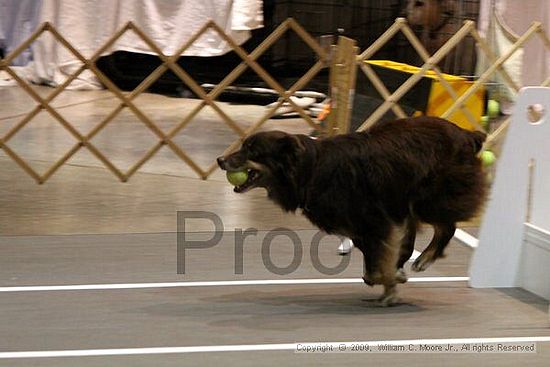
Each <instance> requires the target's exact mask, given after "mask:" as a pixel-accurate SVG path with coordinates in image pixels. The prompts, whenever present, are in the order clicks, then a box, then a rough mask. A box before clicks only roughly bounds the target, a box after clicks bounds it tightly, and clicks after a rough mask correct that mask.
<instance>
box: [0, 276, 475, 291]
mask: <svg viewBox="0 0 550 367" xmlns="http://www.w3.org/2000/svg"><path fill="white" fill-rule="evenodd" d="M468 279H469V278H468V277H417V278H409V282H410V283H423V282H466V281H468ZM351 283H363V280H362V279H361V278H328V279H265V280H264V279H261V280H222V281H201V282H191V281H189V282H169V283H122V284H69V285H39V286H12V287H0V292H48V291H83V290H108V289H139V288H178V287H181V288H185V287H230V286H246V285H299V284H351Z"/></svg>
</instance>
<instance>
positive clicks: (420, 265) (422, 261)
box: [411, 255, 434, 272]
mask: <svg viewBox="0 0 550 367" xmlns="http://www.w3.org/2000/svg"><path fill="white" fill-rule="evenodd" d="M433 262H434V259H433V258H432V257H431V256H422V255H420V257H419V258H418V259H416V260H415V261H414V263H413V264H412V266H411V269H412V270H413V271H416V272H420V271H424V270H426V269H428V268H429V267H430V265H432V264H433Z"/></svg>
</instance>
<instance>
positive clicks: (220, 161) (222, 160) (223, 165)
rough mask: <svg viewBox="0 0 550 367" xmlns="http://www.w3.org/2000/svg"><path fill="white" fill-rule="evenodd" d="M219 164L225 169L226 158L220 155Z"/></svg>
mask: <svg viewBox="0 0 550 367" xmlns="http://www.w3.org/2000/svg"><path fill="white" fill-rule="evenodd" d="M217 161H218V166H220V168H221V169H225V158H224V157H218V159H217Z"/></svg>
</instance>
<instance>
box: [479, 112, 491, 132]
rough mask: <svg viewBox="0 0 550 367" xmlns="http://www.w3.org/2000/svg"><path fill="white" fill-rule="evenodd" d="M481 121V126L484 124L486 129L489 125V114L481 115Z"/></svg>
mask: <svg viewBox="0 0 550 367" xmlns="http://www.w3.org/2000/svg"><path fill="white" fill-rule="evenodd" d="M479 122H481V126H483V127H484V128H485V129H486V128H487V126H488V125H489V116H487V115H485V116H481V119H480V120H479Z"/></svg>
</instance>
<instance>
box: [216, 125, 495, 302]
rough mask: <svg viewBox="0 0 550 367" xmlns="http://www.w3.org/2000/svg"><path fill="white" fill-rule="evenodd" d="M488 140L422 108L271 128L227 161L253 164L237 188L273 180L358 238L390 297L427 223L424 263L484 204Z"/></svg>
mask: <svg viewBox="0 0 550 367" xmlns="http://www.w3.org/2000/svg"><path fill="white" fill-rule="evenodd" d="M484 140H485V134H483V133H481V132H470V131H467V130H463V129H461V128H459V127H457V126H456V125H454V124H452V123H450V122H448V121H446V120H443V119H440V118H435V117H418V118H409V119H402V120H396V121H392V122H384V123H379V124H377V125H375V126H373V127H372V128H371V129H369V130H368V131H365V132H360V133H359V132H357V133H351V134H346V135H339V136H336V137H331V138H326V139H319V140H314V139H311V138H310V137H308V136H305V135H291V134H287V133H284V132H281V131H270V132H261V133H257V134H255V135H252V136H250V137H248V138H247V139H246V140H245V141H244V142H243V144H242V147H241V149H240V150H238V151H236V152H234V153H232V154H230V155H228V156H226V157H220V158H218V164H219V166H220V167H221V168H222V169H224V170H228V171H237V170H245V169H246V170H248V180H247V181H246V182H245V183H244V184H242V185H240V186H237V187H235V189H234V190H235V192H238V193H243V192H246V191H248V190H250V189H252V188H255V187H263V188H265V189H266V190H267V193H268V196H269V198H271V199H272V200H273V201H275V202H276V203H277V204H279V205H280V206H281V207H282V208H283V209H284V210H286V211H291V212H293V211H295V210H296V209H298V208H300V209H302V212H303V213H304V215H305V216H306V217H307V218H308V219H309V220H310V221H311V222H312V223H314V224H315V225H317V226H318V227H319V228H321V229H322V230H324V231H325V232H327V233H331V234H339V235H343V236H346V237H349V238H351V239H352V240H353V242H354V244H355V245H356V246H357V248H359V249H360V250H361V252H362V253H363V256H364V261H365V274H364V277H363V279H364V280H365V282H366V283H367V284H369V285H373V284H382V285H383V286H384V294H383V295H382V297H381V298H380V304H381V305H384V306H387V305H390V304H392V303H394V302H396V300H397V297H396V284H397V283H400V282H401V283H404V282H406V280H407V278H406V276H405V274H404V272H403V265H404V264H405V263H406V262H407V260H408V259H409V258H410V256H411V254H412V252H413V249H414V242H415V236H416V229H417V225H418V223H419V222H424V223H429V224H431V225H432V226H433V227H434V230H435V233H434V237H433V239H432V240H431V242H430V244H429V246H428V247H427V248H426V249H425V250H424V252H423V253H422V254H421V255H420V256H419V257H418V259H417V260H416V261H415V262H414V264H413V267H412V268H413V270H415V271H422V270H425V269H426V268H427V267H428V266H429V265H430V264H432V263H433V262H434V261H435V260H436V259H437V258H439V257H441V256H443V250H444V249H445V247H446V246H447V244H448V243H449V241H450V239H451V238H452V236H453V234H454V231H455V229H456V222H458V221H463V220H467V219H469V218H471V217H472V216H473V215H474V214H475V213H476V211H477V210H478V208H479V207H480V205H481V203H482V201H483V198H484V196H485V181H484V175H483V172H482V168H481V162H480V160H479V159H478V157H477V154H478V152H479V151H480V149H481V146H482V144H483V141H484Z"/></svg>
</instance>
